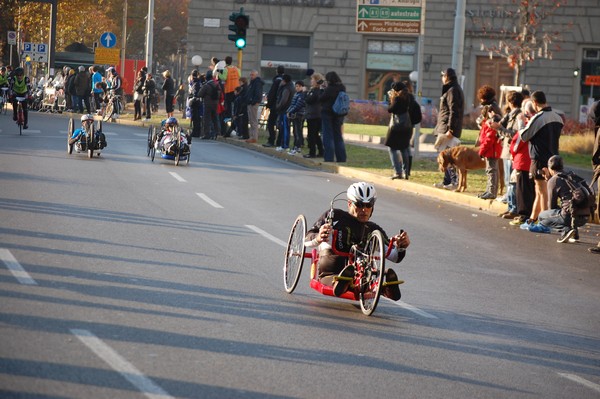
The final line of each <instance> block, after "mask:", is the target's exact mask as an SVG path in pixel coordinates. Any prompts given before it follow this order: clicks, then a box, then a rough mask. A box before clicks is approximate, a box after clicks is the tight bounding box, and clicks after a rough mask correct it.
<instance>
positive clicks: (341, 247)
mask: <svg viewBox="0 0 600 399" xmlns="http://www.w3.org/2000/svg"><path fill="white" fill-rule="evenodd" d="M346 197H347V199H348V212H346V211H343V210H341V209H335V208H332V209H331V210H327V211H326V212H325V213H323V215H321V217H320V218H319V219H318V220H317V221H316V223H315V224H314V225H313V227H312V228H311V229H310V230H308V232H307V234H306V237H305V242H310V244H307V246H309V247H317V249H318V252H319V261H318V264H317V267H318V277H319V280H320V281H321V282H322V283H323V284H326V285H333V293H334V295H335V296H338V297H339V296H341V295H343V294H344V293H345V292H346V291H348V289H349V288H350V285H351V283H352V277H353V276H354V272H355V270H354V267H353V266H352V265H346V260H347V258H346V256H343V255H341V254H340V253H349V252H350V250H351V247H352V246H353V245H354V244H358V245H360V246H361V247H362V246H363V245H364V243H365V242H366V241H367V240H368V238H369V235H370V234H371V233H372V232H373V231H375V230H379V231H380V232H381V233H382V235H383V239H384V241H385V242H386V244H387V242H389V241H390V239H388V238H387V235H386V234H385V231H384V230H383V229H382V228H381V227H380V226H378V225H377V224H375V223H374V222H371V221H369V219H370V218H371V216H372V215H373V209H374V205H375V201H376V200H377V192H376V191H375V187H374V186H373V185H372V184H369V183H365V182H358V183H354V184H352V185H350V187H348V190H347V191H346ZM332 233H333V234H332ZM334 235H335V237H334ZM334 238H335V239H334ZM391 240H393V241H394V246H393V248H392V250H391V251H390V253H389V255H388V256H387V258H386V259H387V260H389V261H392V262H394V263H399V262H400V261H402V259H404V256H405V255H406V248H408V246H409V245H410V239H409V238H408V234H407V233H406V232H405V231H403V230H401V231H400V233H399V234H397V235H395V236H393V237H392V238H391ZM335 276H338V279H336V278H335ZM334 280H335V281H334ZM385 281H386V283H387V284H385V286H384V287H383V295H384V296H386V297H388V298H389V299H391V300H394V301H397V300H399V299H400V288H399V287H398V284H399V282H398V276H397V275H396V273H395V272H394V270H392V269H389V268H388V269H387V271H386V274H385Z"/></svg>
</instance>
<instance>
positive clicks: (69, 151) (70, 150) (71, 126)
mask: <svg viewBox="0 0 600 399" xmlns="http://www.w3.org/2000/svg"><path fill="white" fill-rule="evenodd" d="M74 131H75V121H74V120H73V118H69V125H68V127H67V154H69V155H70V154H72V153H73V145H74V144H73V143H71V137H73V132H74Z"/></svg>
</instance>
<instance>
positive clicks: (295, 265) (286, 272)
mask: <svg viewBox="0 0 600 399" xmlns="http://www.w3.org/2000/svg"><path fill="white" fill-rule="evenodd" d="M304 236H306V218H305V217H304V215H298V217H297V218H296V220H295V221H294V224H293V225H292V230H291V231H290V237H289V238H288V242H287V247H286V249H285V261H284V264H283V285H284V287H285V291H286V292H287V293H288V294H291V293H292V292H293V291H294V289H296V285H298V280H299V279H300V272H302V264H303V263H304Z"/></svg>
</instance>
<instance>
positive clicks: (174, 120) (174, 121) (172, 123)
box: [165, 116, 179, 126]
mask: <svg viewBox="0 0 600 399" xmlns="http://www.w3.org/2000/svg"><path fill="white" fill-rule="evenodd" d="M165 124H166V125H167V126H175V125H178V124H179V123H178V122H177V118H175V117H173V116H171V117H170V118H169V119H167V122H166V123H165Z"/></svg>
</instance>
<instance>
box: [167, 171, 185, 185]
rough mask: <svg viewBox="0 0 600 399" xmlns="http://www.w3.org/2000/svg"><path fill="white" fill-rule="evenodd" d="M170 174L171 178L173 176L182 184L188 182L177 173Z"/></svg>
mask: <svg viewBox="0 0 600 399" xmlns="http://www.w3.org/2000/svg"><path fill="white" fill-rule="evenodd" d="M169 174H170V175H171V176H173V177H174V178H175V179H177V180H178V181H180V182H182V183H185V182H186V180H185V179H184V178H183V177H181V176H179V175H178V174H177V173H175V172H169Z"/></svg>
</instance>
